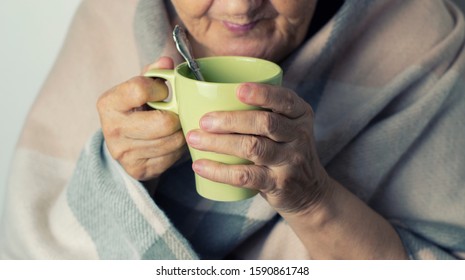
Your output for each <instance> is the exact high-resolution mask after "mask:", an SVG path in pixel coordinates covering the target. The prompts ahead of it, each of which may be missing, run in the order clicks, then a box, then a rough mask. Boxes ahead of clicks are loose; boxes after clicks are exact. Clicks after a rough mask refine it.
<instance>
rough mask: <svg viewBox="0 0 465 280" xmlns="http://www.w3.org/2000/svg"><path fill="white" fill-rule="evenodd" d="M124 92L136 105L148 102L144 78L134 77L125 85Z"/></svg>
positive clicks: (147, 88)
mask: <svg viewBox="0 0 465 280" xmlns="http://www.w3.org/2000/svg"><path fill="white" fill-rule="evenodd" d="M125 87H126V92H127V93H128V94H129V95H130V96H131V98H132V99H133V100H134V101H135V102H137V103H138V104H144V103H146V102H147V101H148V96H149V93H148V90H149V87H148V85H147V81H146V78H145V77H142V76H136V77H133V78H132V79H130V80H129V81H127V82H126V83H125Z"/></svg>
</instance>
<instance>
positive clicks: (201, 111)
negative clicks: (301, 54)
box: [144, 56, 282, 201]
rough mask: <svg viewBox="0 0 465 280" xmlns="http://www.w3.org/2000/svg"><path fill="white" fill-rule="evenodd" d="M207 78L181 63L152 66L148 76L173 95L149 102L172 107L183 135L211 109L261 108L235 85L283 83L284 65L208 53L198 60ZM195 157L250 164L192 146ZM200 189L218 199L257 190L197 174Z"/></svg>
mask: <svg viewBox="0 0 465 280" xmlns="http://www.w3.org/2000/svg"><path fill="white" fill-rule="evenodd" d="M196 61H197V63H198V64H199V67H200V70H201V72H202V74H203V76H204V78H205V81H198V80H196V79H195V78H194V75H193V74H192V72H191V71H190V69H189V68H188V66H187V63H181V64H179V65H178V66H177V67H176V68H175V69H174V70H166V69H153V70H150V71H148V72H147V73H145V74H144V75H145V76H147V77H153V78H162V79H165V80H167V81H168V83H169V85H170V89H171V99H170V100H168V101H162V102H149V103H148V105H149V106H151V107H153V108H155V109H160V110H169V111H172V112H174V113H176V114H177V115H179V119H180V121H181V127H182V129H183V132H184V136H185V135H186V134H187V132H189V131H190V130H193V129H198V128H199V121H200V118H201V117H202V116H203V115H205V114H206V113H208V112H212V111H237V110H259V109H260V108H257V107H254V106H250V105H247V104H244V103H242V102H240V101H239V100H238V99H237V97H236V88H237V87H238V86H239V85H240V84H241V83H245V82H255V83H266V84H272V85H280V84H281V80H282V70H281V68H280V67H279V66H278V65H277V64H275V63H273V62H270V61H267V60H263V59H258V58H252V57H240V56H219V57H207V58H200V59H197V60H196ZM189 152H190V154H191V157H192V160H193V161H195V160H197V159H210V160H213V161H217V162H222V163H225V164H248V163H250V162H249V161H247V160H244V159H240V158H237V157H234V156H230V155H224V154H218V153H213V152H205V151H199V150H196V149H193V148H191V147H189ZM195 184H196V189H197V193H198V194H200V195H201V196H203V197H205V198H208V199H211V200H216V201H238V200H243V199H247V198H250V197H253V196H254V195H256V194H257V192H256V191H253V190H249V189H245V188H239V187H235V186H230V185H227V184H222V183H218V182H213V181H210V180H207V179H205V178H202V177H200V176H198V175H197V174H196V175H195Z"/></svg>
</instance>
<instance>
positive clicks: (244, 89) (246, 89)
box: [239, 84, 252, 99]
mask: <svg viewBox="0 0 465 280" xmlns="http://www.w3.org/2000/svg"><path fill="white" fill-rule="evenodd" d="M251 91H252V87H251V86H250V85H249V84H243V85H241V86H240V88H239V98H241V99H247V98H248V97H249V96H250V92H251Z"/></svg>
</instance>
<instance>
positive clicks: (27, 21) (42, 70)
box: [0, 0, 80, 215]
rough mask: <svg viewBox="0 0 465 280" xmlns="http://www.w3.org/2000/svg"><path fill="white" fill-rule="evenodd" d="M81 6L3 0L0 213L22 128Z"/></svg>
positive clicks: (72, 1) (67, 1) (66, 1)
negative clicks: (76, 11)
mask: <svg viewBox="0 0 465 280" xmlns="http://www.w3.org/2000/svg"><path fill="white" fill-rule="evenodd" d="M79 3H80V0H0V143H1V144H0V215H1V211H2V201H3V197H4V191H5V187H4V186H5V185H6V179H7V177H8V171H9V164H10V161H11V157H12V154H13V150H14V147H15V145H16V141H17V139H18V137H19V133H20V131H21V127H22V125H23V123H24V120H25V118H26V115H27V112H28V110H29V108H30V106H31V104H32V102H33V101H34V98H35V96H36V94H37V93H38V91H39V89H40V87H41V85H42V83H43V81H44V79H45V77H46V76H47V73H48V71H49V70H50V68H51V66H52V65H53V62H54V60H55V58H56V55H57V53H58V51H59V49H60V47H61V45H62V42H63V40H64V37H65V34H66V31H67V29H68V27H69V24H70V22H71V19H72V17H73V14H74V12H75V10H76V8H77V6H78V4H79Z"/></svg>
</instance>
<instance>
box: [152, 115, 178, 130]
mask: <svg viewBox="0 0 465 280" xmlns="http://www.w3.org/2000/svg"><path fill="white" fill-rule="evenodd" d="M153 112H154V119H155V121H154V124H155V123H156V126H157V129H158V130H159V131H164V133H166V134H172V133H174V132H176V131H177V130H178V129H179V128H180V127H181V126H180V123H179V118H178V117H177V116H176V115H175V114H173V113H171V112H167V111H163V110H155V111H153Z"/></svg>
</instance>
